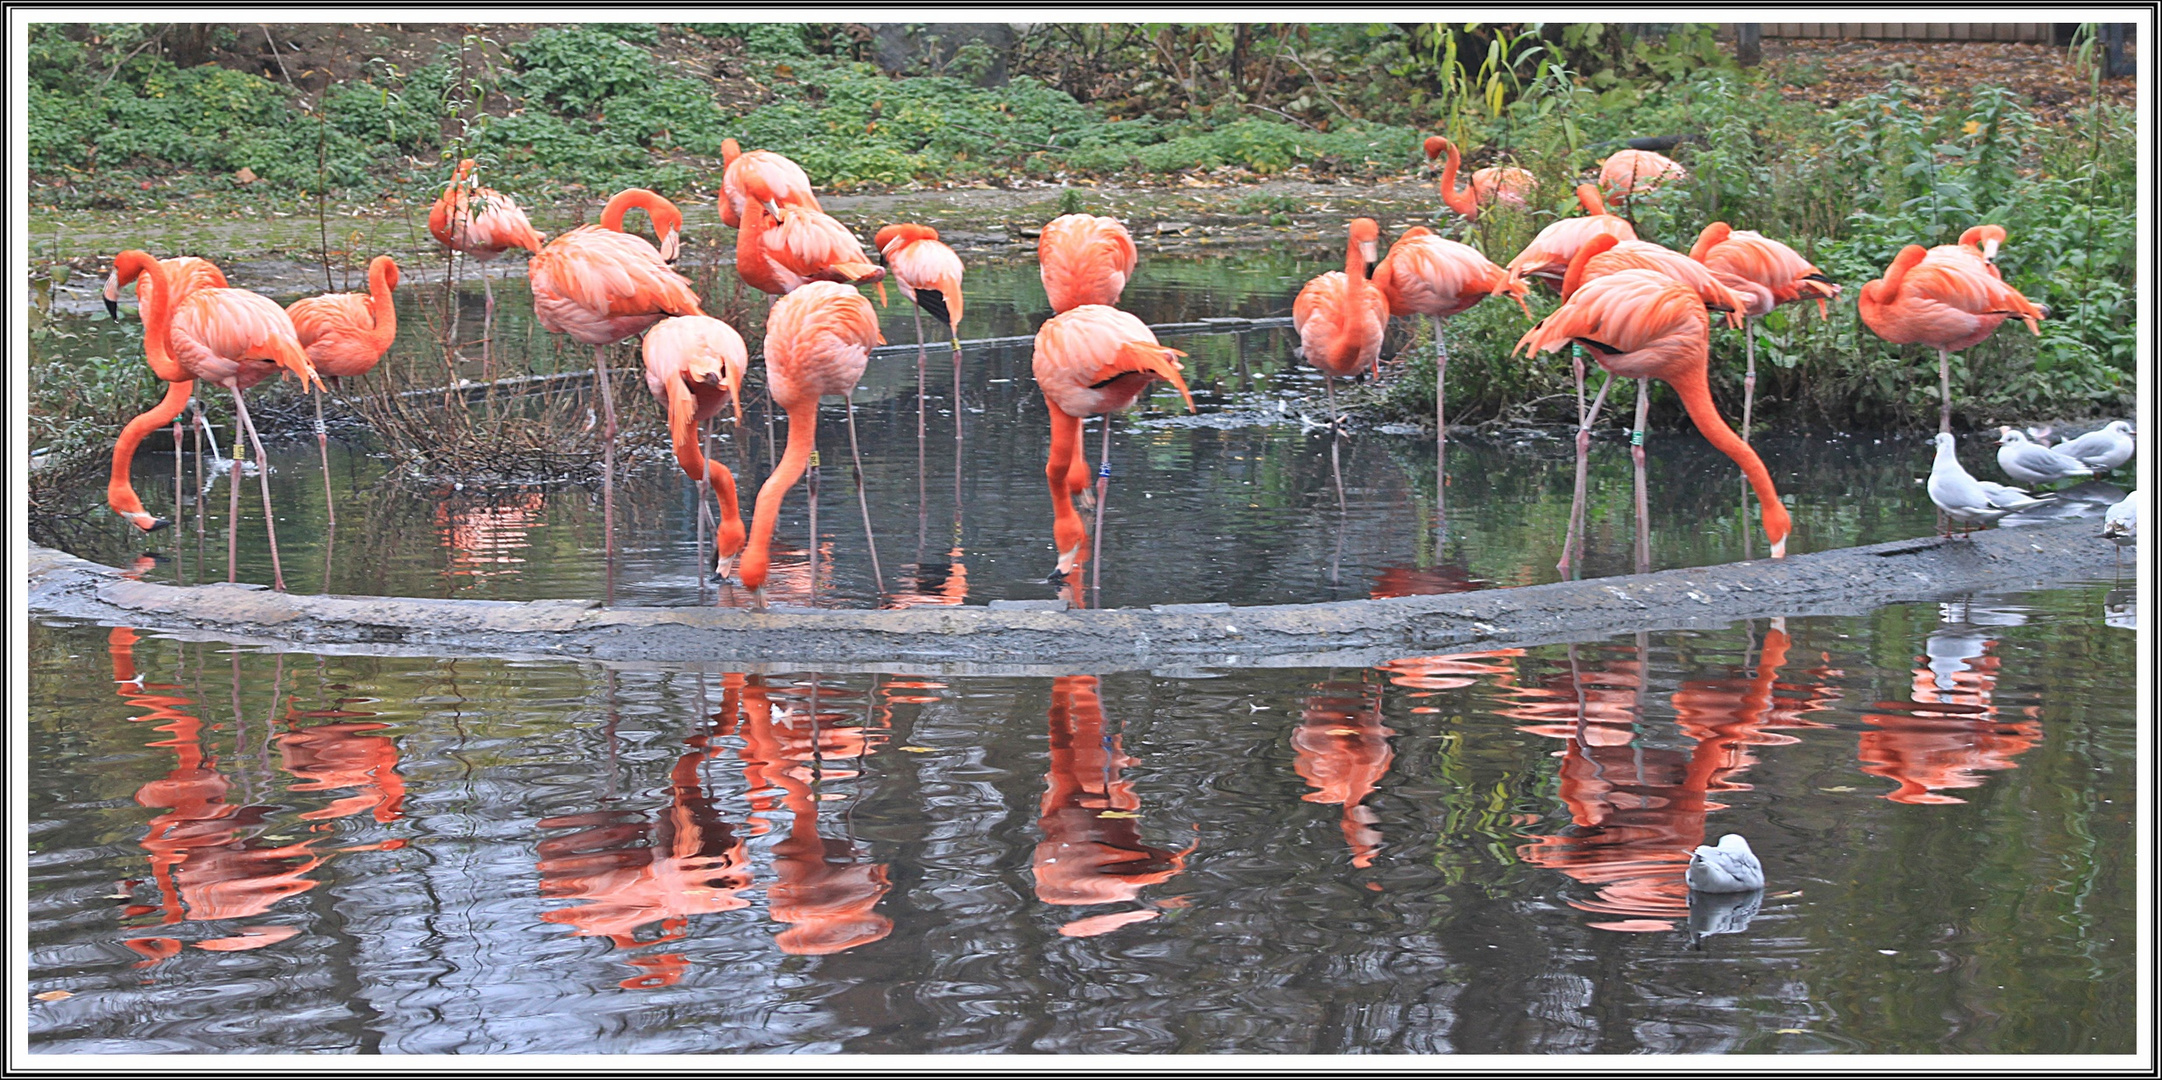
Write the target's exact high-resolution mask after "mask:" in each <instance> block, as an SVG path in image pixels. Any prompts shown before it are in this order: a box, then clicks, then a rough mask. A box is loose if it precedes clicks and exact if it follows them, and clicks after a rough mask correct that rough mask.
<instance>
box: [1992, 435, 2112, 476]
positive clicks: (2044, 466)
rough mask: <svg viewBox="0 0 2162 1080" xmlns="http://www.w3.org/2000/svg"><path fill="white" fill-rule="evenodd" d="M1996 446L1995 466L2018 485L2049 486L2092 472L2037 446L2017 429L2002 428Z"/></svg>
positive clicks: (2073, 460)
mask: <svg viewBox="0 0 2162 1080" xmlns="http://www.w3.org/2000/svg"><path fill="white" fill-rule="evenodd" d="M1997 442H1998V444H1999V445H1998V447H1997V465H1998V466H1999V467H2001V468H2002V469H2004V474H2005V475H2006V476H2009V477H2011V478H2012V479H2014V480H2017V481H2019V482H2020V483H2022V484H2049V483H2055V482H2056V481H2059V480H2070V479H2072V478H2073V477H2077V476H2093V475H2094V470H2093V469H2090V468H2088V467H2087V466H2086V464H2085V463H2084V462H2082V461H2080V460H2079V459H2078V458H2075V457H2067V456H2065V455H2063V454H2060V453H2058V452H2057V451H2055V450H2052V449H2050V448H2049V447H2047V446H2037V445H2035V444H2034V443H2033V442H2031V441H2029V440H2028V438H2027V433H2026V432H2024V431H2021V430H2019V429H2018V428H2013V427H2008V428H2005V429H2004V432H2003V434H2001V435H1999V436H1998V437H1997Z"/></svg>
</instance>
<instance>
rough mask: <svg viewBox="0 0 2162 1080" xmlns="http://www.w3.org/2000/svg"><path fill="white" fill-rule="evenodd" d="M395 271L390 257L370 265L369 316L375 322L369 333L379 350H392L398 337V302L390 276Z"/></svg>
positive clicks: (379, 259) (377, 260)
mask: <svg viewBox="0 0 2162 1080" xmlns="http://www.w3.org/2000/svg"><path fill="white" fill-rule="evenodd" d="M393 273H395V269H394V268H393V266H392V265H391V261H390V259H389V258H388V257H382V258H378V259H376V260H375V261H374V262H372V263H370V264H369V266H368V317H369V319H370V320H371V321H372V322H374V324H375V326H374V330H373V332H372V333H371V334H370V335H369V336H370V338H371V339H372V340H373V343H375V344H376V345H378V346H380V349H379V351H381V352H388V351H390V344H391V342H393V341H396V340H397V338H398V302H397V301H396V300H395V299H394V298H392V296H391V291H392V290H393V289H394V288H396V286H394V285H392V284H391V280H390V276H391V274H393Z"/></svg>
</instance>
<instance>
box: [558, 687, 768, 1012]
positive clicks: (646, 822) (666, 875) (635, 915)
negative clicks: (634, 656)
mask: <svg viewBox="0 0 2162 1080" xmlns="http://www.w3.org/2000/svg"><path fill="white" fill-rule="evenodd" d="M740 703H741V687H740V685H739V686H736V687H728V688H724V690H723V693H722V705H721V710H720V712H718V713H716V714H715V715H714V717H713V720H714V723H713V725H712V727H711V729H710V730H708V731H705V732H700V733H696V734H693V735H691V736H690V737H688V738H686V739H684V740H683V741H684V744H685V745H686V746H688V747H689V748H690V749H689V751H688V752H686V753H684V754H682V755H681V756H679V757H677V758H676V761H675V764H674V765H673V766H672V767H671V768H670V769H669V771H668V795H669V798H668V805H667V806H666V807H665V808H663V809H660V810H658V811H656V812H653V813H652V814H651V815H650V816H649V815H648V814H647V812H645V811H638V810H594V811H589V812H585V813H578V814H566V815H562V816H558V817H552V818H545V819H542V820H541V821H540V822H539V825H540V827H541V828H544V829H572V830H576V831H573V832H568V833H563V834H560V835H556V836H551V837H549V838H547V839H544V840H542V841H541V842H540V844H539V852H540V863H539V870H540V875H541V883H540V892H541V895H542V896H543V897H549V898H569V899H575V900H582V901H584V903H581V904H578V905H576V906H573V907H566V908H558V909H556V910H554V911H550V912H547V913H546V914H543V915H542V916H541V918H543V919H546V920H547V921H549V922H553V923H561V924H563V925H566V926H569V927H571V928H572V930H573V931H574V932H575V933H577V934H579V935H580V936H590V937H605V938H607V939H608V940H609V941H610V943H612V944H613V945H614V946H615V947H616V948H618V949H635V948H642V947H645V946H649V945H658V944H663V943H667V942H676V941H681V940H683V939H684V938H685V937H686V936H688V934H689V928H690V917H691V916H693V915H705V914H712V913H716V912H723V911H736V910H739V909H741V908H747V907H749V906H750V905H751V902H750V901H749V900H746V899H744V898H743V897H742V896H741V895H739V894H740V893H741V892H742V891H743V890H744V889H746V888H749V887H750V885H751V866H750V854H749V847H748V845H747V844H746V842H745V841H744V839H743V838H742V837H741V836H738V835H737V834H736V832H735V830H733V829H732V828H730V826H729V824H728V822H727V821H726V820H724V819H723V818H722V816H721V812H720V810H719V809H718V808H717V807H716V806H715V805H714V799H713V795H712V793H711V792H710V791H709V790H708V789H707V787H706V784H705V778H704V776H703V775H702V772H701V767H702V766H703V765H704V764H705V763H706V762H707V761H708V760H710V759H711V758H712V757H713V756H714V755H715V754H716V753H718V752H719V748H718V747H717V746H715V745H714V743H713V740H714V739H717V738H720V737H724V736H727V735H730V734H733V733H734V732H735V728H736V716H737V714H738V712H739V711H740ZM654 923H659V924H660V932H659V934H658V935H656V936H654V937H651V938H646V939H641V938H640V937H639V932H640V931H641V930H643V929H644V928H646V927H648V926H651V925H653V924H654ZM627 962H628V963H629V964H630V965H631V966H632V967H633V968H636V969H638V971H639V974H636V975H633V976H631V977H630V978H627V979H624V980H623V981H622V982H620V983H618V984H617V985H619V986H621V987H623V988H624V989H626V990H650V989H656V988H659V987H664V986H673V985H675V984H676V982H677V981H678V980H680V979H681V978H682V977H683V975H684V973H685V972H686V971H688V970H689V968H690V962H689V960H688V959H687V958H686V957H684V955H683V954H681V953H679V952H672V951H671V952H658V953H649V954H646V955H643V956H636V957H631V958H629V959H628V961H627Z"/></svg>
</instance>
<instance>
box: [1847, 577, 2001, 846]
mask: <svg viewBox="0 0 2162 1080" xmlns="http://www.w3.org/2000/svg"><path fill="white" fill-rule="evenodd" d="M1945 606H1946V608H1947V609H1948V610H1947V613H1946V616H1945V617H1946V622H1947V625H1945V626H1942V627H1939V628H1938V629H1937V630H1935V631H1934V632H1932V633H1931V634H1930V635H1929V643H1928V645H1927V651H1928V655H1927V656H1926V657H1916V658H1915V659H1916V660H1918V661H1923V662H1924V663H1925V664H1926V666H1924V667H1920V668H1916V669H1915V671H1914V700H1913V702H1911V703H1909V702H1897V701H1880V702H1877V703H1876V704H1874V705H1873V706H1872V708H1874V709H1876V710H1879V711H1877V712H1872V713H1867V714H1865V715H1863V717H1862V722H1863V723H1865V724H1868V725H1870V726H1871V729H1870V730H1868V731H1865V732H1863V733H1862V737H1861V746H1860V750H1859V756H1860V757H1861V761H1862V771H1863V772H1865V773H1868V774H1869V775H1871V776H1881V777H1883V778H1885V779H1887V780H1890V781H1892V782H1894V783H1896V784H1898V785H1899V787H1898V788H1897V789H1896V790H1894V791H1891V792H1889V793H1887V794H1886V795H1885V796H1884V797H1885V798H1887V799H1889V800H1891V801H1893V802H1896V803H1918V804H1929V803H1960V802H1965V801H1966V800H1964V799H1961V798H1958V797H1957V796H1952V795H1943V794H1939V792H1941V791H1943V790H1945V789H1947V788H1971V787H1980V786H1981V784H1982V780H1983V777H1982V776H1981V775H1979V774H1982V773H1988V772H1997V771H2002V770H2005V769H2013V768H2017V767H2018V765H2017V764H2016V763H2015V762H2014V761H2013V760H2012V759H2014V758H2016V757H2018V756H2019V755H2020V754H2022V753H2025V752H2026V751H2027V749H2028V748H2030V747H2032V746H2033V745H2034V744H2035V743H2037V742H2040V741H2041V739H2042V724H2041V706H2039V705H2028V706H2025V707H2023V708H2021V709H2019V710H2018V711H2017V713H2016V714H2015V715H2013V716H2009V717H2008V716H2005V715H2003V714H2002V713H2001V712H2000V710H1999V708H1998V705H1997V703H1996V702H1995V700H1994V698H1995V696H1996V689H1997V678H1998V667H1999V665H2000V664H2001V663H2002V661H2001V659H2000V658H1999V657H1996V656H1994V655H1991V653H1992V650H1993V649H1995V647H1996V645H1997V641H1996V638H1995V637H1994V636H1993V635H1992V634H1991V633H1990V631H1989V630H1988V628H1987V627H1988V625H1989V624H1992V623H1994V624H1998V625H2018V624H2019V623H2022V622H2025V621H2026V619H2025V616H2024V615H2021V614H2019V613H2017V612H1992V611H1988V610H1986V609H1977V608H1973V607H1971V606H1970V605H1966V604H1948V605H1945Z"/></svg>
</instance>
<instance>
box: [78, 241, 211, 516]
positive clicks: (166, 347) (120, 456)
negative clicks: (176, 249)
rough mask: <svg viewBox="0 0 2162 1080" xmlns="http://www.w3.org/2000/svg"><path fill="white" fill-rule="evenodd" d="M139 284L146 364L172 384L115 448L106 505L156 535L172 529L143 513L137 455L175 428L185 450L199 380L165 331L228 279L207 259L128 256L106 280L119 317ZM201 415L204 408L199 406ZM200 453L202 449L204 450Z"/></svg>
mask: <svg viewBox="0 0 2162 1080" xmlns="http://www.w3.org/2000/svg"><path fill="white" fill-rule="evenodd" d="M130 283H135V296H136V302H137V304H138V305H139V306H140V318H141V319H142V323H143V360H144V361H145V362H147V363H148V364H149V365H150V371H151V373H152V374H154V375H156V376H157V377H158V378H160V379H163V380H164V381H165V383H166V386H165V396H164V398H162V399H161V400H159V402H158V403H157V404H156V405H154V406H152V407H151V408H150V410H149V411H148V412H145V413H143V414H142V415H140V416H137V417H136V418H134V419H133V420H130V421H128V423H127V426H125V427H123V428H121V429H120V439H119V441H117V442H115V443H114V444H113V467H112V476H111V479H109V480H108V481H107V482H106V485H105V502H106V505H108V506H110V507H112V509H113V512H114V513H116V514H119V515H120V516H121V517H122V518H124V519H126V520H127V522H128V524H130V525H133V526H135V527H136V528H138V529H141V530H142V531H144V532H152V531H154V530H157V529H162V528H164V527H166V526H167V525H170V524H172V522H171V521H169V520H167V519H165V518H160V517H154V516H152V515H151V514H150V513H149V512H148V511H146V510H144V509H143V502H142V500H141V499H140V498H138V497H137V496H136V494H135V485H134V482H133V481H132V480H131V479H130V478H129V472H130V471H131V468H132V466H133V465H134V462H135V450H136V448H137V447H138V446H140V445H141V444H142V441H143V439H144V438H145V437H146V436H148V435H149V434H150V433H151V432H153V431H156V430H157V429H159V428H161V427H164V426H165V425H166V423H167V422H171V423H172V425H173V452H174V453H176V454H177V453H179V451H180V419H179V418H180V412H181V410H182V409H184V408H186V407H187V404H188V402H189V400H190V399H191V398H192V397H193V395H194V393H195V379H194V377H193V376H191V375H189V374H188V372H187V371H185V370H183V369H182V368H181V366H180V362H179V361H178V360H175V359H173V354H172V346H171V343H170V341H169V337H170V335H169V334H168V333H167V331H166V330H165V329H162V328H164V327H168V326H170V324H171V321H172V311H173V306H174V305H175V304H177V303H179V302H180V301H181V300H184V299H186V298H187V297H188V295H189V294H191V293H193V292H195V291H196V290H197V289H206V288H210V289H222V288H225V274H224V273H223V272H222V271H220V270H219V269H218V268H217V267H216V266H214V265H212V264H211V263H210V261H209V260H207V259H198V258H194V257H192V256H182V257H180V258H177V259H165V260H162V261H161V260H158V259H154V258H152V257H151V256H150V254H149V253H148V252H144V251H139V250H131V251H123V252H121V253H120V254H119V255H117V256H114V258H113V272H112V275H111V276H110V277H108V278H106V281H105V307H106V310H107V311H109V312H111V313H112V314H113V316H114V317H115V318H118V317H119V314H120V290H121V288H122V287H123V286H126V285H128V284H130ZM197 408H198V410H200V408H201V407H200V406H198V407H197ZM198 448H199V447H198ZM179 483H180V477H179V474H178V472H177V471H176V472H175V474H174V477H173V485H174V486H173V513H174V515H175V516H177V515H179V513H180V487H179Z"/></svg>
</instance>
